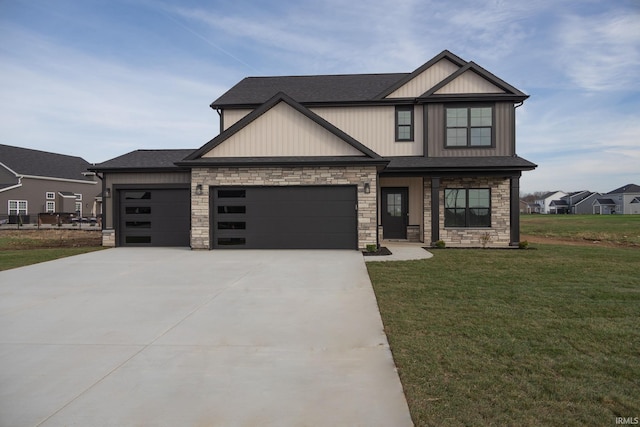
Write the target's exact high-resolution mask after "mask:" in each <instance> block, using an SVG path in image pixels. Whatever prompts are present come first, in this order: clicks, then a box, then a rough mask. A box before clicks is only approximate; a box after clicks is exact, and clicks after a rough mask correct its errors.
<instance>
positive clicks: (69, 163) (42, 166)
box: [0, 144, 93, 181]
mask: <svg viewBox="0 0 640 427" xmlns="http://www.w3.org/2000/svg"><path fill="white" fill-rule="evenodd" d="M0 163H2V164H4V165H5V166H6V167H8V168H10V169H11V170H12V171H14V172H16V173H17V174H19V175H33V176H43V177H51V178H64V179H76V180H81V181H93V179H92V178H91V177H87V176H84V175H83V174H82V173H83V172H88V168H89V167H90V166H91V164H90V163H89V162H87V161H86V160H84V159H83V158H82V157H77V156H67V155H65V154H56V153H50V152H47V151H39V150H32V149H29V148H22V147H14V146H11V145H3V144H0Z"/></svg>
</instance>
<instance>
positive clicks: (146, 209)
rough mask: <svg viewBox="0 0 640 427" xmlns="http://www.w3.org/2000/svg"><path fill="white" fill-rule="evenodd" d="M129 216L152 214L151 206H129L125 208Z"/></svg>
mask: <svg viewBox="0 0 640 427" xmlns="http://www.w3.org/2000/svg"><path fill="white" fill-rule="evenodd" d="M125 213H126V214H127V215H146V214H150V213H151V206H127V207H125Z"/></svg>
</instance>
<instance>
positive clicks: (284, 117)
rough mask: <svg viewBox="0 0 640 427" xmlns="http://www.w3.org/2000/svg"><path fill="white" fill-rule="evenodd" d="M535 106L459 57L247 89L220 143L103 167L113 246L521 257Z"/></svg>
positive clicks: (234, 95) (223, 114)
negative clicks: (523, 137) (523, 114)
mask: <svg viewBox="0 0 640 427" xmlns="http://www.w3.org/2000/svg"><path fill="white" fill-rule="evenodd" d="M527 97H528V95H526V94H524V93H523V92H521V91H519V90H518V89H516V88H515V87H513V86H511V85H510V84H508V83H507V82H505V81H503V80H502V79H500V78H498V77H497V76H495V75H493V74H492V73H490V72H489V71H487V70H485V69H484V68H482V67H480V66H479V65H477V64H475V63H474V62H467V61H465V60H463V59H461V58H460V57H458V56H456V55H454V54H453V53H451V52H449V51H443V52H442V53H440V54H439V55H437V56H436V57H434V58H433V59H431V60H429V61H428V62H426V63H425V64H424V65H422V66H421V67H419V68H418V69H416V70H415V71H413V72H410V73H393V74H355V75H315V76H285V77H248V78H245V79H243V80H242V81H240V82H239V83H237V84H236V85H235V86H233V87H232V88H231V89H229V90H228V91H227V92H226V93H224V94H223V95H222V96H220V97H219V98H218V99H216V100H215V101H214V102H213V103H212V104H211V107H212V108H213V109H214V110H216V111H217V113H218V114H219V116H220V133H219V135H218V136H216V137H215V138H213V139H212V140H210V141H209V142H207V143H206V144H204V145H202V146H201V147H200V148H197V149H195V150H137V151H133V152H131V153H128V154H125V155H123V156H120V157H117V158H115V159H112V160H109V161H107V162H104V163H101V164H98V165H95V166H94V167H92V170H94V171H96V172H97V173H98V174H99V176H100V177H101V178H102V180H103V194H104V196H105V199H104V200H105V219H104V225H103V227H104V230H103V243H104V244H105V245H110V246H114V245H115V246H127V245H147V246H148V245H151V246H154V245H182V246H191V248H193V249H217V248H348V249H358V248H365V247H366V246H367V245H374V244H379V243H380V242H381V241H382V240H384V239H400V240H408V241H415V242H424V243H425V244H426V245H431V244H433V243H435V242H437V241H439V240H442V241H444V242H446V244H447V245H450V246H480V245H481V238H482V237H483V236H484V235H486V234H487V233H488V235H489V236H490V239H491V243H490V244H491V245H494V246H505V247H506V246H509V245H512V246H517V244H518V242H519V239H520V234H519V229H520V227H519V197H518V196H519V181H520V176H521V174H522V172H523V171H528V170H532V169H534V168H535V167H536V165H535V164H533V163H531V162H529V161H527V160H525V159H523V158H521V157H518V156H517V153H516V141H515V114H516V108H517V107H519V106H520V105H521V104H522V103H523V102H524V100H525V99H527Z"/></svg>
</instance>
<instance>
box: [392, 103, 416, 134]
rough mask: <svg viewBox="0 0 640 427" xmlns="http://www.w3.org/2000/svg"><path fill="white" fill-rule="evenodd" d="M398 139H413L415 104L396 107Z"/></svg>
mask: <svg viewBox="0 0 640 427" xmlns="http://www.w3.org/2000/svg"><path fill="white" fill-rule="evenodd" d="M396 141H413V106H412V105H402V106H397V107H396Z"/></svg>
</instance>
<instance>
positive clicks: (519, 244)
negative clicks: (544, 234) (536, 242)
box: [518, 240, 529, 249]
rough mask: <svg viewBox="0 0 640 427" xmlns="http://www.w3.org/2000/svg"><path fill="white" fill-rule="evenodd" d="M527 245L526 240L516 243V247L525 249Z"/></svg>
mask: <svg viewBox="0 0 640 427" xmlns="http://www.w3.org/2000/svg"><path fill="white" fill-rule="evenodd" d="M528 247H529V242H527V241H526V240H523V241H522V242H520V243H518V248H520V249H527V248H528Z"/></svg>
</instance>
